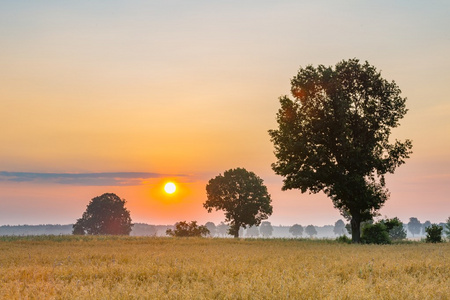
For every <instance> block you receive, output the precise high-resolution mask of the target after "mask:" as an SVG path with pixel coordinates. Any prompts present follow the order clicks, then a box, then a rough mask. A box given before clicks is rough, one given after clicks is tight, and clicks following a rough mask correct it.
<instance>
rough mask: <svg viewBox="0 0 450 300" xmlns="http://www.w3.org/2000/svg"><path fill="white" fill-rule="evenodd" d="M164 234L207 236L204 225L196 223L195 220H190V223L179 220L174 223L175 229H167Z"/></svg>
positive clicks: (207, 231) (207, 232) (206, 229)
mask: <svg viewBox="0 0 450 300" xmlns="http://www.w3.org/2000/svg"><path fill="white" fill-rule="evenodd" d="M166 234H167V235H170V236H177V237H188V236H198V237H199V236H207V235H208V234H209V230H208V228H206V226H204V225H197V221H192V222H190V223H188V222H186V221H181V222H177V223H175V229H174V230H172V229H167V230H166Z"/></svg>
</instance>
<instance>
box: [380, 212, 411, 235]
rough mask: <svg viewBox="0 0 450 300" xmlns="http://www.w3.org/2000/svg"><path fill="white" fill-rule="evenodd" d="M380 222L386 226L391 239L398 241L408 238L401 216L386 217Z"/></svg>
mask: <svg viewBox="0 0 450 300" xmlns="http://www.w3.org/2000/svg"><path fill="white" fill-rule="evenodd" d="M380 223H383V224H384V225H385V226H386V229H387V231H388V234H389V238H390V239H391V240H393V241H395V240H397V241H398V240H403V239H406V230H405V229H404V228H403V223H402V221H400V219H399V218H397V217H395V218H392V219H384V220H381V221H380Z"/></svg>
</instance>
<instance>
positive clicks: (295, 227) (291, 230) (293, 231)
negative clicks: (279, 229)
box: [289, 224, 303, 237]
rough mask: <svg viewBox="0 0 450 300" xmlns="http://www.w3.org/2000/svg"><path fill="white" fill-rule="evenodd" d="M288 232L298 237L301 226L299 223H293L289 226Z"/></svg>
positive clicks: (301, 231) (300, 232)
mask: <svg viewBox="0 0 450 300" xmlns="http://www.w3.org/2000/svg"><path fill="white" fill-rule="evenodd" d="M289 233H290V234H292V235H293V236H295V237H299V236H302V235H303V226H302V225H299V224H294V225H293V226H292V227H291V228H289Z"/></svg>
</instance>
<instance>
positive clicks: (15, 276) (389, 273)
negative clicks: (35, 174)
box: [0, 236, 450, 299]
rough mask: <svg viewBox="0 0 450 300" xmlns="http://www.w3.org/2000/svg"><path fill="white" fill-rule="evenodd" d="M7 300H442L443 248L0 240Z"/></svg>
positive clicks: (449, 251)
mask: <svg viewBox="0 0 450 300" xmlns="http://www.w3.org/2000/svg"><path fill="white" fill-rule="evenodd" d="M0 270H1V274H0V297H2V298H4V299H270V298H273V299H449V297H450V243H442V244H425V243H408V244H397V245H384V246H381V245H348V244H338V243H336V242H331V241H320V240H319V241H307V240H279V239H269V240H256V239H255V240H251V239H241V240H235V239H207V238H203V239H176V238H149V237H76V236H56V237H14V238H2V239H0Z"/></svg>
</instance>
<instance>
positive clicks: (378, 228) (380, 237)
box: [361, 222, 391, 244]
mask: <svg viewBox="0 0 450 300" xmlns="http://www.w3.org/2000/svg"><path fill="white" fill-rule="evenodd" d="M361 241H362V242H363V243H366V244H390V243H391V239H390V238H389V233H388V229H387V227H386V225H385V224H384V223H383V222H378V223H375V224H366V225H365V226H364V227H363V228H362V235H361Z"/></svg>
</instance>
